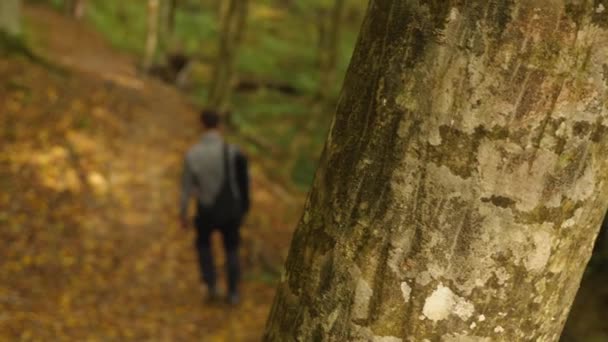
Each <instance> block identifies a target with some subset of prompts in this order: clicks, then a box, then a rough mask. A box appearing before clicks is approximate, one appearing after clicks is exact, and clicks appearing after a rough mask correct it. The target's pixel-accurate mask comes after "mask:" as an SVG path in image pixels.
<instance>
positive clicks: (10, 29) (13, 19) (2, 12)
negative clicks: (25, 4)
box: [0, 0, 21, 36]
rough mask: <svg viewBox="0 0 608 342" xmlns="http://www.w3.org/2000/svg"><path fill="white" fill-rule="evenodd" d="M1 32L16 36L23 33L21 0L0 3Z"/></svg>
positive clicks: (8, 0) (5, 0)
mask: <svg viewBox="0 0 608 342" xmlns="http://www.w3.org/2000/svg"><path fill="white" fill-rule="evenodd" d="M0 31H4V32H5V33H8V34H10V35H14V36H16V35H19V34H20V33H21V0H2V1H0Z"/></svg>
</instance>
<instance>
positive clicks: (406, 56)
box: [265, 0, 608, 342]
mask: <svg viewBox="0 0 608 342" xmlns="http://www.w3.org/2000/svg"><path fill="white" fill-rule="evenodd" d="M594 3H595V5H594ZM606 61H608V12H607V9H606V7H605V5H602V4H601V3H600V2H597V1H596V2H593V1H580V2H572V1H565V0H510V1H506V0H505V1H502V0H501V1H487V0H469V1H454V2H452V1H443V2H442V1H423V2H418V1H400V0H372V1H371V2H370V5H369V8H368V13H367V16H366V19H365V22H364V24H363V26H362V32H361V35H360V37H359V41H358V43H357V47H356V50H355V53H354V56H353V58H352V61H351V65H350V68H349V70H348V73H347V77H346V80H345V84H344V88H343V90H342V95H341V100H340V103H339V105H338V109H337V114H336V117H335V119H334V122H333V124H332V128H331V132H330V134H329V136H328V139H327V143H326V147H325V150H324V153H323V156H322V160H321V163H320V167H319V169H318V171H317V174H316V177H315V181H314V185H313V189H312V191H311V193H310V195H309V199H308V201H307V204H306V206H305V209H304V213H303V216H302V219H301V221H300V223H299V225H298V228H297V230H296V232H295V235H294V238H293V242H292V245H291V249H290V253H289V257H288V259H287V263H286V271H285V273H284V274H283V276H282V280H281V282H280V285H279V286H278V292H277V295H276V298H275V302H274V305H273V308H272V311H271V314H270V318H269V321H268V325H267V330H266V334H265V340H266V341H404V342H405V341H557V340H558V339H559V336H560V333H561V330H562V327H563V324H564V322H565V320H566V317H567V315H568V312H569V308H570V305H571V303H572V301H573V298H574V295H575V293H576V291H577V289H578V286H579V283H580V279H581V275H582V273H583V270H584V268H585V265H586V264H587V262H588V260H589V257H590V253H591V250H592V247H593V243H594V239H595V237H596V234H597V232H598V229H599V227H600V223H601V221H602V217H603V215H604V213H605V212H606V204H607V203H608V201H607V200H608V188H607V187H608V179H607V178H608V173H607V172H606V170H607V168H608V137H607V135H606V132H607V130H608V127H607V126H606V123H607V122H608V121H607V120H608V107H607V104H608V81H607V80H608V73H607V71H606V68H607V67H606Z"/></svg>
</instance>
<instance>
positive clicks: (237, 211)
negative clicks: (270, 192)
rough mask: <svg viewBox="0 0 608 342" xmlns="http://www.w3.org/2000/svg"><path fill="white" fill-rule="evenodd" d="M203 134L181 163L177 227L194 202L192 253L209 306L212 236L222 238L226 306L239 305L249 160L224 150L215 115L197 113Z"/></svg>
mask: <svg viewBox="0 0 608 342" xmlns="http://www.w3.org/2000/svg"><path fill="white" fill-rule="evenodd" d="M201 121H202V124H203V129H204V133H203V135H202V137H201V139H200V141H199V142H198V143H196V144H195V145H194V146H192V147H191V148H190V150H189V151H188V152H187V154H186V157H185V160H184V170H183V175H182V196H181V207H180V209H181V211H180V213H181V214H180V218H181V224H182V226H183V227H184V228H186V227H187V226H188V221H189V220H188V204H189V203H188V202H189V201H190V198H191V197H193V196H194V197H195V198H196V202H197V213H196V216H195V219H194V225H195V227H196V230H197V237H196V248H197V250H198V255H199V262H200V270H201V275H202V279H203V281H204V283H205V284H206V285H207V289H208V296H209V299H210V300H215V299H217V298H218V291H217V287H216V278H217V277H216V272H215V265H214V262H213V255H212V253H211V244H210V238H211V233H212V232H213V231H214V230H218V231H219V232H220V233H221V235H222V240H223V243H224V251H225V253H226V266H227V275H228V277H227V278H228V279H227V280H228V284H227V285H228V296H227V301H228V303H230V304H233V305H234V304H237V303H238V301H239V292H238V283H239V277H240V270H239V253H238V247H239V242H240V232H239V229H240V225H241V222H242V220H243V217H244V216H245V214H246V213H247V211H248V210H249V172H248V166H247V159H246V158H245V156H244V155H243V154H242V153H241V152H240V151H239V149H238V148H237V147H236V146H234V145H230V144H227V143H226V142H225V141H224V139H223V138H222V135H221V133H220V130H219V124H220V116H219V115H218V113H216V112H215V111H211V110H204V111H203V112H202V113H201Z"/></svg>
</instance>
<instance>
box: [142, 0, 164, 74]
mask: <svg viewBox="0 0 608 342" xmlns="http://www.w3.org/2000/svg"><path fill="white" fill-rule="evenodd" d="M159 10H160V0H148V33H147V37H146V47H145V50H144V60H143V68H144V70H146V71H149V70H150V69H151V68H152V65H153V64H154V58H155V57H156V52H157V50H158V36H159Z"/></svg>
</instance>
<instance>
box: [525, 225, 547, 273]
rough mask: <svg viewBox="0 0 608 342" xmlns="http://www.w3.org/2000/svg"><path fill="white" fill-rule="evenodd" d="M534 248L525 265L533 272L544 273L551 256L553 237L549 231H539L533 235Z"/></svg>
mask: <svg viewBox="0 0 608 342" xmlns="http://www.w3.org/2000/svg"><path fill="white" fill-rule="evenodd" d="M532 239H533V243H534V247H533V249H532V251H531V253H530V254H529V255H528V257H527V258H526V260H525V262H524V264H525V265H526V268H527V269H528V270H530V271H533V272H540V271H542V270H543V269H544V268H545V266H546V265H547V263H548V262H549V257H550V256H551V247H552V244H553V236H552V234H551V233H549V232H548V231H537V232H534V234H533V235H532Z"/></svg>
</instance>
